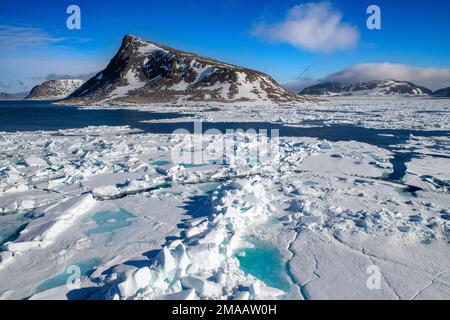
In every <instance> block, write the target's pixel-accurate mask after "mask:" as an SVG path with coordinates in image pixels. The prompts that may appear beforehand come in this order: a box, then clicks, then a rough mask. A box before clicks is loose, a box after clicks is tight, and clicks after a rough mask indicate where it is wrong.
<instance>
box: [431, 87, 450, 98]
mask: <svg viewBox="0 0 450 320" xmlns="http://www.w3.org/2000/svg"><path fill="white" fill-rule="evenodd" d="M433 96H434V97H438V98H450V87H448V88H444V89H439V90H436V91H435V92H433Z"/></svg>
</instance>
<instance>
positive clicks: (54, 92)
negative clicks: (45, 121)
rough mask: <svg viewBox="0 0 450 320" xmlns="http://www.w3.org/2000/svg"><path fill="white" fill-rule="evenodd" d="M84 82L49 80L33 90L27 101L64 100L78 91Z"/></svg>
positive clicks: (78, 80)
mask: <svg viewBox="0 0 450 320" xmlns="http://www.w3.org/2000/svg"><path fill="white" fill-rule="evenodd" d="M83 83H84V80H80V79H61V80H49V81H46V82H44V83H42V84H40V85H37V86H35V87H34V88H33V89H31V91H30V93H29V94H28V96H27V97H26V98H25V99H30V100H58V99H64V98H66V97H67V96H68V95H69V94H71V93H72V92H74V91H75V90H77V89H78V88H79V87H80V86H81V85H82V84H83Z"/></svg>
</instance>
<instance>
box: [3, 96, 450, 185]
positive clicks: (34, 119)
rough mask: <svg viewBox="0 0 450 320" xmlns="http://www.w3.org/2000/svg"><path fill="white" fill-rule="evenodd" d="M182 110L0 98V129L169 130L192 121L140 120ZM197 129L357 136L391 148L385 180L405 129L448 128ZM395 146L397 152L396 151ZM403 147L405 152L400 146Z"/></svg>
mask: <svg viewBox="0 0 450 320" xmlns="http://www.w3.org/2000/svg"><path fill="white" fill-rule="evenodd" d="M182 116H186V114H177V113H166V114H164V113H154V112H143V111H136V110H126V109H97V110H88V109H80V108H77V107H73V106H61V105H55V104H52V103H51V102H49V101H0V119H1V120H0V131H7V132H16V131H38V130H59V129H73V128H84V127H87V126H98V125H109V126H123V125H129V126H130V127H132V128H137V129H142V130H143V131H145V132H148V133H172V132H173V131H174V130H176V129H186V130H188V131H189V132H193V131H194V124H193V122H174V123H142V121H143V120H152V119H173V118H177V117H182ZM202 127H203V131H206V130H208V129H213V128H214V129H219V130H221V131H222V132H225V131H226V130H227V129H243V130H248V129H257V130H259V129H267V130H270V129H278V130H279V134H280V136H288V137H289V136H291V137H293V136H294V137H314V138H319V139H327V140H329V141H334V142H335V141H351V140H354V141H358V142H363V143H368V144H372V145H375V146H378V147H380V148H384V149H387V150H390V151H392V152H393V153H394V159H392V161H391V162H392V164H393V166H394V173H393V174H391V176H390V177H389V178H388V179H389V180H400V179H401V178H402V177H403V176H404V175H405V172H406V165H405V162H408V161H410V159H411V158H412V157H414V156H415V153H414V150H397V149H396V147H394V145H401V144H405V143H406V142H407V141H408V139H409V138H410V135H411V134H412V135H414V136H418V137H433V136H450V131H417V130H393V129H370V128H363V127H359V126H352V125H333V126H317V127H309V128H298V127H290V126H284V125H281V124H273V123H267V122H252V123H247V122H242V123H240V122H233V123H229V122H223V123H220V122H219V123H203V124H202ZM400 151H401V152H400ZM405 151H406V152H405Z"/></svg>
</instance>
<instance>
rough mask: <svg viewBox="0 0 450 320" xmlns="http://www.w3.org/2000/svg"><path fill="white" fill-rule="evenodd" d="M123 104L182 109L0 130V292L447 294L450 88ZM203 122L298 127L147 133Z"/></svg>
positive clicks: (80, 295)
mask: <svg viewBox="0 0 450 320" xmlns="http://www.w3.org/2000/svg"><path fill="white" fill-rule="evenodd" d="M123 107H124V106H118V105H114V106H103V107H102V108H123ZM55 108H57V106H55ZM89 108H92V107H89ZM127 108H135V109H139V110H148V111H153V112H155V111H156V112H159V113H174V112H176V113H181V114H186V116H181V117H178V118H175V119H173V118H171V119H169V118H168V119H155V120H146V121H143V123H142V127H140V128H135V127H132V126H91V127H85V128H75V129H64V130H63V129H61V130H44V131H28V132H27V131H22V132H0V146H1V150H2V152H1V156H0V244H1V245H2V247H1V252H0V299H23V298H31V299H449V298H450V255H449V248H450V247H449V243H450V195H449V191H450V141H449V140H450V131H449V128H450V118H449V115H450V100H446V99H430V98H379V99H377V98H370V99H364V98H357V99H356V98H353V99H348V98H345V99H344V98H332V99H329V100H327V101H320V102H319V103H315V104H313V103H311V104H308V105H301V106H283V107H274V106H258V105H242V106H235V105H233V106H231V105H226V104H217V105H216V104H214V105H211V104H210V105H204V106H199V105H197V106H192V105H186V106H184V107H183V106H181V107H179V106H178V107H174V106H163V105H159V106H158V105H153V106H127ZM192 121H203V123H208V124H210V125H211V126H212V127H214V124H215V123H216V124H218V127H219V129H221V128H223V127H224V124H226V123H247V124H248V125H247V126H246V128H254V129H256V130H258V129H267V128H271V127H274V128H279V127H287V128H289V130H288V131H286V132H288V133H289V134H283V131H282V130H281V131H280V132H281V136H280V137H279V139H270V141H269V142H268V141H267V140H266V139H264V138H262V137H260V136H258V135H255V134H252V133H249V132H243V133H238V134H237V135H238V136H239V139H235V137H234V138H233V137H232V138H230V137H229V136H227V135H225V134H216V135H195V134H170V133H165V132H164V133H155V132H146V130H145V128H146V127H145V125H151V124H155V123H156V124H168V125H169V124H170V125H171V128H172V127H174V128H176V127H177V124H181V123H186V122H192ZM262 123H264V124H265V126H264V128H261V124H262ZM219 124H220V125H219ZM342 126H344V128H348V127H346V126H350V127H351V128H352V129H351V130H347V131H345V132H344V133H342V130H341V131H339V130H340V128H342ZM323 128H325V129H323ZM355 128H356V129H355ZM300 129H303V130H306V131H299V130H300ZM333 130H334V131H333ZM295 132H299V133H298V134H295ZM303 132H305V133H307V134H305V135H303V134H302V133H303ZM290 133H292V134H290ZM399 137H401V138H399ZM230 139H232V141H229V140H230ZM199 141H200V143H199ZM227 142H229V143H234V145H235V146H236V148H237V149H238V150H240V151H241V152H229V153H226V154H225V155H224V157H223V159H225V161H224V162H225V163H222V162H220V161H216V160H217V159H218V158H217V154H213V155H212V156H211V157H209V158H208V161H201V162H199V163H189V161H184V162H179V161H178V162H179V163H177V161H174V160H175V159H174V154H173V151H174V150H182V151H186V150H188V151H190V152H200V154H204V152H205V150H207V151H210V150H216V149H220V148H221V147H222V146H223V145H224V144H226V143H227ZM267 144H269V145H270V146H271V147H274V149H276V150H277V153H276V158H273V157H268V158H258V161H251V160H252V159H251V157H249V154H252V152H253V151H254V150H264V148H265V147H267ZM403 155H405V157H402V156H403ZM211 160H212V161H211ZM272 249H275V250H272ZM252 250H260V251H262V252H267V255H263V258H264V259H271V261H264V262H266V264H273V265H275V266H278V269H269V270H267V272H266V273H265V274H264V273H255V272H254V270H251V268H248V266H249V265H250V266H251V265H252V264H255V265H259V264H261V261H258V256H257V255H256V258H254V256H255V255H254V254H253V252H254V251H252ZM274 252H275V253H277V254H274ZM246 259H249V260H246ZM252 259H253V260H252ZM71 266H75V267H78V269H77V270H78V271H80V272H81V273H80V275H79V276H80V277H79V278H80V280H81V282H80V283H79V285H77V286H75V287H74V286H73V284H72V285H67V281H66V280H67V279H68V277H69V276H70V275H71V274H70V273H68V270H70V267H71ZM244 266H247V267H244ZM371 268H372V269H371ZM373 268H375V270H379V272H380V277H381V278H380V286H379V287H378V288H375V289H374V288H371V287H370V286H369V285H368V279H370V277H371V275H372V273H371V272H370V270H374V269H373ZM274 272H275V273H277V278H276V279H273V278H271V277H270V275H269V274H273V273H274Z"/></svg>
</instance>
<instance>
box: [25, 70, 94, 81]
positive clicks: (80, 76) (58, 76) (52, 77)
mask: <svg viewBox="0 0 450 320" xmlns="http://www.w3.org/2000/svg"><path fill="white" fill-rule="evenodd" d="M97 73H98V72H97V71H96V72H89V73H81V74H58V73H50V74H48V75H46V76H44V77H32V79H33V80H60V79H81V80H89V79H90V78H92V77H93V76H95V75H96V74H97Z"/></svg>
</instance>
